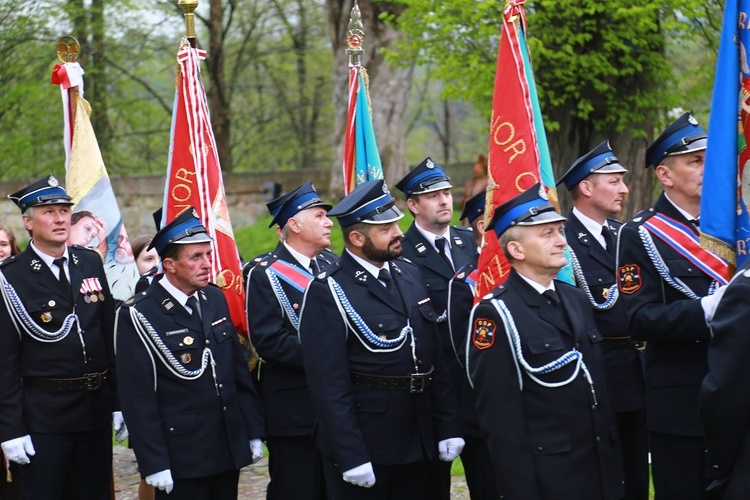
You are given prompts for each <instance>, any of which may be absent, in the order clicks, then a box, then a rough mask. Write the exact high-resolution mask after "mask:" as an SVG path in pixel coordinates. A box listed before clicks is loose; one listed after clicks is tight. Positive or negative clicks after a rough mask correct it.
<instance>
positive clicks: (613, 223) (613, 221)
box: [607, 219, 622, 227]
mask: <svg viewBox="0 0 750 500" xmlns="http://www.w3.org/2000/svg"><path fill="white" fill-rule="evenodd" d="M607 225H609V226H612V227H620V226H622V222H620V221H619V220H617V219H607Z"/></svg>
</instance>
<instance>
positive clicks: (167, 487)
mask: <svg viewBox="0 0 750 500" xmlns="http://www.w3.org/2000/svg"><path fill="white" fill-rule="evenodd" d="M146 484H149V485H151V486H153V487H154V488H159V489H160V490H164V491H166V492H167V495H169V493H171V492H172V488H173V487H174V481H172V472H171V471H170V470H169V469H166V470H163V471H161V472H157V473H156V474H151V475H150V476H146Z"/></svg>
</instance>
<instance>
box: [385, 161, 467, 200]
mask: <svg viewBox="0 0 750 500" xmlns="http://www.w3.org/2000/svg"><path fill="white" fill-rule="evenodd" d="M450 180H451V178H450V177H448V176H447V175H445V171H444V170H443V167H441V166H440V165H438V164H437V163H435V162H434V161H432V158H429V157H427V158H425V159H424V160H423V161H422V163H420V164H419V165H417V166H416V167H414V169H412V171H411V172H409V173H408V174H406V175H405V176H404V178H403V179H401V180H400V181H398V184H396V188H397V189H398V190H400V191H401V192H403V193H404V194H405V195H406V197H407V198H408V197H409V196H411V195H413V194H422V193H430V192H432V191H439V190H441V189H446V188H452V187H453V185H452V184H451V183H450Z"/></svg>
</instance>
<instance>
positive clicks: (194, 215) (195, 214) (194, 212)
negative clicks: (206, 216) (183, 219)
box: [193, 208, 200, 219]
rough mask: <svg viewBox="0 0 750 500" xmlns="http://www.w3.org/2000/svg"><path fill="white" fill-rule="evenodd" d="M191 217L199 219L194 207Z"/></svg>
mask: <svg viewBox="0 0 750 500" xmlns="http://www.w3.org/2000/svg"><path fill="white" fill-rule="evenodd" d="M193 217H195V218H196V219H200V217H198V212H197V211H196V210H195V208H193Z"/></svg>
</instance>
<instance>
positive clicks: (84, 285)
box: [81, 278, 104, 304]
mask: <svg viewBox="0 0 750 500" xmlns="http://www.w3.org/2000/svg"><path fill="white" fill-rule="evenodd" d="M81 293H82V294H83V300H84V302H86V303H87V304H88V303H95V302H99V301H100V300H104V293H102V284H101V282H100V281H99V278H84V279H83V281H82V282H81Z"/></svg>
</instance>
